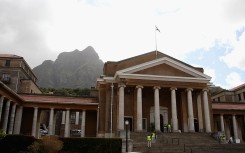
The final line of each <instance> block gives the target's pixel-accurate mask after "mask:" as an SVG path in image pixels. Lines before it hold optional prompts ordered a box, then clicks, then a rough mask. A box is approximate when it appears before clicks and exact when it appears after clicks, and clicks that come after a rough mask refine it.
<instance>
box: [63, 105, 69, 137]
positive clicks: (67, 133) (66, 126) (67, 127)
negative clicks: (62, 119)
mask: <svg viewBox="0 0 245 153" xmlns="http://www.w3.org/2000/svg"><path fill="white" fill-rule="evenodd" d="M69 127H70V109H67V110H66V123H65V132H64V137H69V136H70V129H69Z"/></svg>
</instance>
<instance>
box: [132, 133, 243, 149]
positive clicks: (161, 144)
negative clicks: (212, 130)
mask: <svg viewBox="0 0 245 153" xmlns="http://www.w3.org/2000/svg"><path fill="white" fill-rule="evenodd" d="M146 136H147V133H143V132H131V139H132V140H133V152H140V153H207V152H208V153H245V145H244V144H219V143H218V141H216V140H215V139H214V138H212V137H211V135H209V134H207V133H158V134H157V136H158V137H157V140H156V142H155V143H152V147H151V148H148V147H147V140H146Z"/></svg>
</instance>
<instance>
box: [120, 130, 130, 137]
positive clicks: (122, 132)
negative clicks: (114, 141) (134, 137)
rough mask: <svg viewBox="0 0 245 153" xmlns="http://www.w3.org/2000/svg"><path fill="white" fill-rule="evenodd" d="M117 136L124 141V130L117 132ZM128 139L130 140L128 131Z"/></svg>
mask: <svg viewBox="0 0 245 153" xmlns="http://www.w3.org/2000/svg"><path fill="white" fill-rule="evenodd" d="M117 136H118V137H119V138H122V139H126V130H123V131H118V132H117ZM128 139H130V131H128Z"/></svg>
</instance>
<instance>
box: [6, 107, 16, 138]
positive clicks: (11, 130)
mask: <svg viewBox="0 0 245 153" xmlns="http://www.w3.org/2000/svg"><path fill="white" fill-rule="evenodd" d="M15 109H16V103H14V104H13V105H12V109H11V114H10V121H9V128H8V134H13V127H14V117H15Z"/></svg>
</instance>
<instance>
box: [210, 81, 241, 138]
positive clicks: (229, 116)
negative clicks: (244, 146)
mask: <svg viewBox="0 0 245 153" xmlns="http://www.w3.org/2000/svg"><path fill="white" fill-rule="evenodd" d="M212 109H213V118H214V131H215V132H217V131H222V132H224V133H225V135H226V137H227V138H229V137H233V138H234V139H235V140H236V141H237V142H240V141H241V142H243V141H245V84H242V85H240V86H237V87H235V88H233V89H230V90H224V91H221V92H219V93H216V94H214V95H212Z"/></svg>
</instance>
